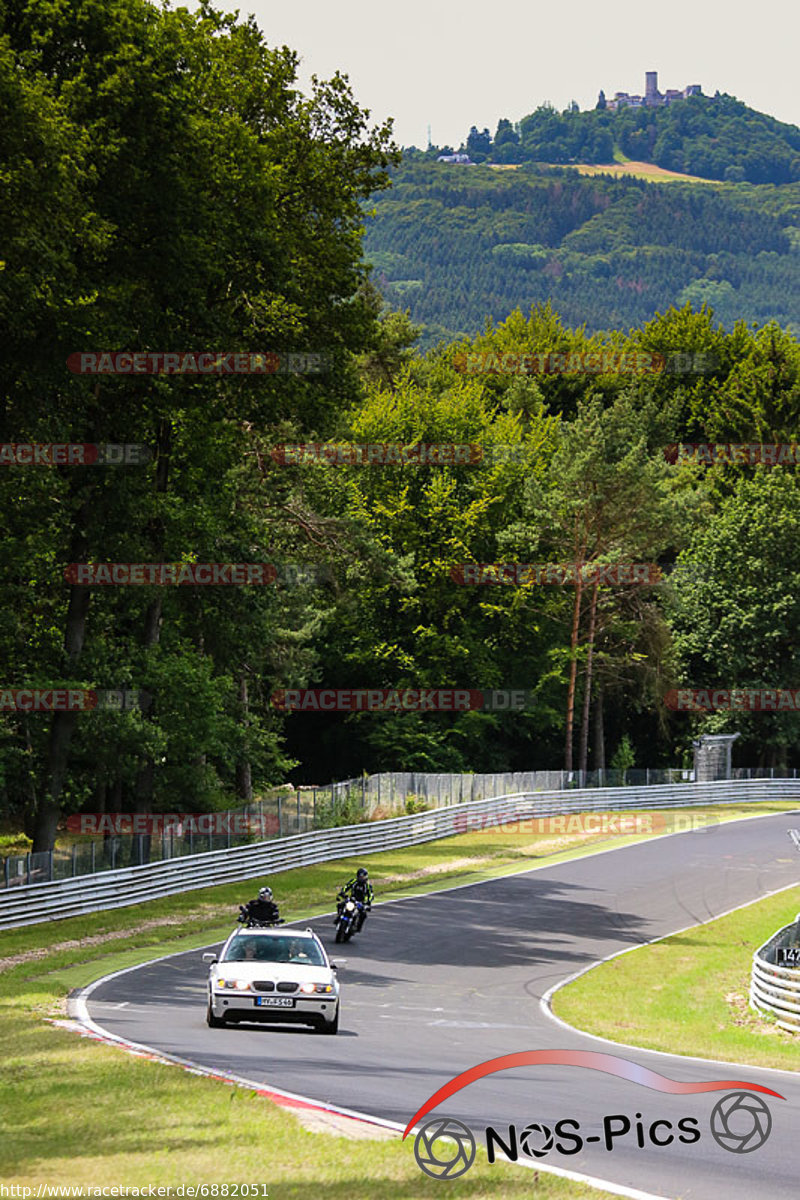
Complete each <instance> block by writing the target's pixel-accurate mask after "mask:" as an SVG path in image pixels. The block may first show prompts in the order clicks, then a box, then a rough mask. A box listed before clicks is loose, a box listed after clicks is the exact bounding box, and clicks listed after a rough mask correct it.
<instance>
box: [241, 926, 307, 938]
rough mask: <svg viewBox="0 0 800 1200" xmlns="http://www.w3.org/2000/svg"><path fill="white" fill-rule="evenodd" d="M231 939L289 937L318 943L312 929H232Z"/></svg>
mask: <svg viewBox="0 0 800 1200" xmlns="http://www.w3.org/2000/svg"><path fill="white" fill-rule="evenodd" d="M231 937H259V938H261V937H266V938H272V937H282V938H285V937H290V938H305V939H306V940H308V939H311V941H315V942H317V941H319V938H318V937H317V935H316V934H315V933H314V931H313V929H287V928H286V927H285V926H283V927H282V928H280V929H234V931H233V933H232V934H231Z"/></svg>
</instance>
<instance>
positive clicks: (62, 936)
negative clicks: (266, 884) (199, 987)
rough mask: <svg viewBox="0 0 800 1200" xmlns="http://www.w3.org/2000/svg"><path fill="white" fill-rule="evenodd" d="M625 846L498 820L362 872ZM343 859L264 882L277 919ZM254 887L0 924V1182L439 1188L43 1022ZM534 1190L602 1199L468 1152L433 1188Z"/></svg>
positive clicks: (215, 932) (234, 1095)
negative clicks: (496, 826)
mask: <svg viewBox="0 0 800 1200" xmlns="http://www.w3.org/2000/svg"><path fill="white" fill-rule="evenodd" d="M791 807H792V806H791V805H774V804H763V805H756V804H750V805H737V806H732V807H731V808H729V809H726V810H725V811H724V812H720V811H719V810H702V809H697V810H681V813H680V816H681V817H682V818H683V819H686V818H688V817H689V816H691V817H692V818H693V819H694V820H696V821H698V822H702V821H703V820H705V819H712V820H719V819H729V820H733V819H736V818H737V817H740V816H742V815H749V814H751V813H755V812H758V813H766V812H775V811H782V810H786V809H790V808H791ZM675 815H676V816H677V815H678V814H675ZM569 820H570V819H569V818H567V822H569ZM634 840H643V839H642V838H625V837H612V836H603V835H597V834H591V833H585V832H584V833H581V832H570V831H569V825H568V824H565V825H564V826H562V827H557V828H556V829H555V831H552V830H549V831H547V832H539V833H525V832H509V831H508V830H503V829H502V828H501V829H500V830H498V831H492V830H483V831H481V832H477V833H471V834H464V835H460V836H458V837H453V838H447V839H443V840H442V841H439V842H430V843H427V844H425V845H422V846H416V847H408V848H406V849H403V850H395V851H390V852H386V853H384V854H380V855H373V856H371V857H370V859H369V867H370V874H371V877H372V879H373V881H374V883H375V885H376V890H377V892H378V895H379V897H380V898H387V897H389V896H396V897H399V896H401V895H407V894H419V893H420V892H423V891H428V890H433V889H437V888H440V887H441V886H442V885H447V884H454V883H459V884H462V883H468V882H476V881H478V880H479V879H485V878H489V877H492V876H497V875H502V874H505V873H510V872H514V871H519V870H524V869H525V868H526V867H528V866H533V865H540V864H541V865H548V866H549V865H551V864H554V863H556V862H558V861H563V860H565V859H567V858H570V857H576V856H578V855H582V854H586V853H591V852H592V851H594V850H596V849H608V848H611V847H613V846H616V845H622V844H629V843H630V842H631V841H634ZM355 865H356V860H354V859H347V860H338V861H337V862H333V863H324V864H320V865H318V866H315V867H313V868H305V869H303V870H296V871H289V872H285V873H283V874H281V875H280V876H274V877H273V878H272V879H271V880H270V882H271V884H272V885H273V887H274V888H275V891H276V895H277V897H278V899H279V900H280V902H281V904H282V908H283V911H284V912H285V913H286V915H287V916H289V917H297V916H303V917H305V916H311V915H313V914H315V913H319V912H325V911H329V910H330V908H331V898H332V897H333V895H334V893H335V890H336V888H337V887H338V885H339V884H341V882H342V881H343V880H344V879H346V878H348V877H349V875H350V873H351V872H352V870H353V868H354V866H355ZM253 890H254V886H253V885H252V884H250V885H248V884H235V885H226V886H223V887H216V888H209V889H206V890H203V891H197V892H189V893H184V894H182V895H180V896H175V897H171V898H168V899H165V900H160V901H154V902H151V903H148V904H141V905H136V906H132V907H131V908H127V909H117V910H114V911H112V912H107V913H95V914H91V915H87V916H84V917H76V918H69V919H66V920H63V921H58V922H50V923H48V924H45V925H37V926H29V927H27V928H23V929H18V930H9V931H5V932H4V933H3V934H2V948H1V949H0V1058H1V1060H2V1062H3V1071H2V1073H0V1111H2V1112H3V1114H4V1116H3V1121H2V1124H3V1134H4V1136H3V1137H2V1139H0V1180H2V1181H3V1182H4V1183H6V1184H12V1183H13V1184H19V1185H23V1186H34V1185H37V1184H39V1183H44V1184H56V1183H60V1184H68V1185H72V1186H84V1187H89V1186H103V1185H110V1186H114V1185H121V1186H129V1187H143V1186H147V1185H150V1184H153V1185H157V1186H163V1187H175V1186H177V1185H179V1184H194V1185H199V1184H203V1183H205V1184H214V1183H216V1184H222V1183H228V1184H231V1183H250V1184H263V1185H265V1187H266V1190H267V1191H268V1192H269V1194H270V1196H272V1197H273V1198H275V1197H278V1198H281V1200H282V1198H283V1197H287V1198H289V1197H293V1198H298V1200H306V1198H307V1200H312V1198H313V1200H359V1198H360V1197H367V1196H368V1197H369V1198H370V1200H399V1198H401V1197H402V1198H403V1200H415V1198H416V1197H420V1198H422V1197H428V1196H434V1195H439V1194H440V1193H439V1192H438V1191H437V1189H438V1188H440V1187H441V1183H440V1182H439V1181H436V1180H432V1179H428V1178H427V1177H425V1176H424V1175H422V1173H421V1172H420V1170H419V1168H418V1167H417V1165H416V1162H415V1161H414V1157H413V1152H412V1149H411V1146H410V1145H408V1144H406V1143H400V1142H399V1141H397V1140H394V1139H393V1140H389V1141H369V1142H364V1141H353V1140H347V1141H345V1140H343V1139H342V1138H337V1137H333V1136H331V1135H330V1134H327V1133H311V1132H308V1131H307V1130H305V1129H303V1128H302V1127H301V1126H300V1125H299V1123H298V1121H297V1120H296V1119H295V1118H294V1117H293V1116H292V1115H291V1114H290V1113H288V1112H287V1111H285V1110H284V1109H281V1108H278V1107H276V1106H275V1105H273V1104H271V1103H270V1102H269V1101H267V1100H266V1099H264V1098H263V1097H258V1096H256V1095H254V1094H252V1093H250V1092H248V1091H247V1090H244V1089H238V1088H233V1087H229V1086H226V1085H225V1084H222V1083H219V1082H217V1081H213V1080H208V1079H204V1078H202V1077H193V1076H190V1075H188V1074H186V1073H185V1072H182V1071H179V1070H177V1069H175V1068H173V1067H169V1066H165V1065H162V1064H159V1063H154V1062H149V1061H146V1060H143V1059H141V1058H136V1057H132V1056H129V1055H126V1054H123V1053H121V1052H120V1051H118V1050H115V1049H113V1048H111V1047H108V1046H105V1045H103V1044H102V1043H97V1042H93V1041H90V1040H87V1039H82V1038H78V1037H76V1036H75V1035H74V1034H71V1033H68V1032H66V1031H65V1030H63V1029H61V1028H58V1027H54V1026H52V1025H50V1024H47V1022H46V1018H52V1017H57V1016H62V1015H63V1012H64V1004H65V998H66V995H67V993H68V991H69V990H70V989H72V988H75V987H78V986H82V985H84V984H86V983H88V982H90V981H92V980H94V979H97V978H99V977H100V976H101V975H104V974H107V973H108V972H110V971H113V970H117V969H119V968H120V967H123V966H130V965H134V964H135V963H136V962H141V961H146V960H147V959H150V958H153V957H156V956H158V955H161V954H167V953H169V952H171V951H172V950H176V951H178V950H186V949H192V948H195V947H197V946H200V945H205V944H209V943H211V942H213V941H214V940H218V939H219V938H221V937H223V936H224V935H225V934H226V933H227V932H229V930H230V928H231V925H232V921H233V917H234V915H235V913H236V911H237V905H238V903H239V901H240V900H241V899H242V898H243V896H247V895H250V894H252V893H253ZM568 1019H569V1018H568ZM787 1036H788V1035H787ZM743 1061H744V1060H743ZM534 1189H535V1191H534V1194H535V1195H537V1196H539V1197H543V1198H548V1200H549V1198H553V1200H560V1198H561V1197H579V1198H582V1197H586V1198H587V1200H589V1198H592V1197H597V1198H599V1197H601V1196H603V1195H605V1194H606V1193H603V1192H600V1191H597V1190H596V1189H592V1188H590V1187H588V1186H587V1185H584V1184H580V1183H577V1182H573V1181H569V1180H564V1179H559V1178H558V1177H555V1176H552V1175H549V1174H546V1173H543V1172H528V1171H520V1170H517V1169H514V1168H512V1167H510V1166H506V1165H502V1164H494V1165H493V1166H491V1167H489V1165H488V1163H487V1162H486V1159H485V1156H484V1155H483V1154H482V1153H481V1152H480V1151H479V1154H478V1158H477V1160H476V1162H475V1164H474V1166H473V1167H472V1168H471V1170H470V1171H469V1172H468V1173H467V1174H466V1175H465V1176H464V1177H463V1178H461V1179H458V1180H455V1181H453V1182H450V1183H449V1184H448V1195H452V1196H454V1197H459V1198H462V1197H465V1198H466V1197H469V1198H470V1200H484V1198H485V1197H489V1196H490V1195H492V1196H496V1195H497V1194H498V1193H501V1194H502V1195H503V1196H504V1197H510V1198H512V1200H514V1198H516V1197H520V1198H521V1197H522V1196H523V1195H524V1196H526V1197H527V1196H529V1195H530V1194H531V1192H532V1190H534ZM259 1194H261V1193H259Z"/></svg>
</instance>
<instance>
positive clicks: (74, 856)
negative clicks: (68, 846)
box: [72, 842, 78, 879]
mask: <svg viewBox="0 0 800 1200" xmlns="http://www.w3.org/2000/svg"><path fill="white" fill-rule="evenodd" d="M77 859H78V843H77V842H73V843H72V878H73V879H74V878H75V865H76V863H77Z"/></svg>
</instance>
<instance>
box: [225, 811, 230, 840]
mask: <svg viewBox="0 0 800 1200" xmlns="http://www.w3.org/2000/svg"><path fill="white" fill-rule="evenodd" d="M227 818H228V819H227V821H226V822H225V832H226V834H227V847H226V849H228V850H230V848H231V811H230V809H228V812H227Z"/></svg>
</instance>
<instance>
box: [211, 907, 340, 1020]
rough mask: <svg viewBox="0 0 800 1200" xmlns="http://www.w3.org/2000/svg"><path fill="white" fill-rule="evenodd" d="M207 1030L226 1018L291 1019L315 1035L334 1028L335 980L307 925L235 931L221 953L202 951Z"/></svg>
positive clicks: (336, 1017) (336, 1012)
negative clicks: (205, 967)
mask: <svg viewBox="0 0 800 1200" xmlns="http://www.w3.org/2000/svg"><path fill="white" fill-rule="evenodd" d="M203 961H204V962H208V963H211V964H212V965H211V968H210V970H209V973H208V1011H207V1013H206V1020H207V1022H208V1024H209V1025H210V1026H211V1027H212V1029H220V1028H221V1027H222V1026H223V1025H226V1024H228V1023H229V1022H238V1021H260V1022H268V1023H270V1024H272V1023H278V1022H281V1023H283V1022H291V1023H293V1024H297V1025H311V1026H312V1027H313V1028H315V1029H317V1030H318V1031H319V1033H336V1032H337V1031H338V1029H339V983H338V981H337V979H336V966H335V965H334V966H332V965H331V963H330V962H329V960H328V956H327V954H326V953H325V948H324V946H323V945H322V942H321V941H320V940H319V938H318V937H317V935H316V934H315V933H314V932H313V931H312V930H310V929H306V930H299V929H298V930H286V929H237V930H235V931H234V932H233V933H232V934H231V936H230V937H229V938H228V940H227V942H226V943H225V945H224V946H223V947H222V951H221V953H220V955H219V957H217V955H216V954H213V953H207V954H204V955H203Z"/></svg>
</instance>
